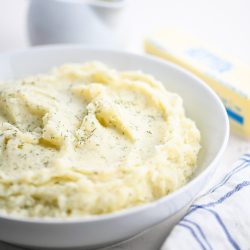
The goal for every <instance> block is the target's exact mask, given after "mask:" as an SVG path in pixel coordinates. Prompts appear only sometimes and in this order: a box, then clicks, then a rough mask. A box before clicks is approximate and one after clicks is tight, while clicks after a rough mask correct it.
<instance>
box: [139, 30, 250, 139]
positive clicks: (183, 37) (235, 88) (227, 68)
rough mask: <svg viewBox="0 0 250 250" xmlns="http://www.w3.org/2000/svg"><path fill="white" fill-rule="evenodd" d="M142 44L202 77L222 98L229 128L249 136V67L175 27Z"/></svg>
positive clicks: (154, 53) (154, 35) (153, 52)
mask: <svg viewBox="0 0 250 250" xmlns="http://www.w3.org/2000/svg"><path fill="white" fill-rule="evenodd" d="M144 47H145V51H146V52H148V53H150V54H153V55H156V56H159V57H161V58H164V59H167V60H169V61H171V62H174V63H176V64H178V65H180V66H182V67H184V68H186V69H188V70H189V71H191V72H193V73H194V74H196V75H197V76H198V77H200V78H201V79H203V80H204V81H205V82H206V83H207V84H208V85H210V87H212V88H213V89H214V90H215V91H216V92H217V94H218V95H219V96H220V97H221V99H222V101H223V103H224V105H225V107H226V110H227V113H228V116H229V118H230V122H231V127H232V129H233V130H234V131H236V132H238V133H240V134H241V135H243V136H246V137H250V66H248V65H244V64H242V63H240V62H237V61H236V60H234V59H232V58H231V57H229V56H225V55H224V54H222V53H221V52H218V51H217V50H215V49H212V48H211V47H208V46H207V45H205V44H204V43H201V42H200V41H199V40H197V39H196V38H194V37H191V36H189V35H187V34H185V33H182V32H180V31H177V30H171V29H166V30H163V31H160V32H156V33H154V34H152V36H150V37H148V38H147V39H146V40H145V44H144Z"/></svg>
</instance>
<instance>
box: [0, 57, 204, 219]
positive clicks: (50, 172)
mask: <svg viewBox="0 0 250 250" xmlns="http://www.w3.org/2000/svg"><path fill="white" fill-rule="evenodd" d="M199 149H200V133H199V131H198V129H197V128H196V126H195V123H194V122H193V121H191V120H190V119H189V118H187V117H186V116H185V112H184V108H183V103H182V99H181V98H180V97H179V96H178V95H176V94H174V93H170V92H168V91H167V90H165V89H164V87H163V85H162V83H160V82H158V81H157V80H155V79H154V78H153V77H152V76H150V75H146V74H143V73H141V72H118V71H116V70H114V69H110V68H108V67H107V66H105V65H103V64H101V63H98V62H93V63H86V64H68V65H62V66H60V67H58V68H57V69H55V70H54V71H53V72H52V73H51V74H48V75H38V76H32V77H29V78H26V79H23V80H20V81H16V82H8V83H2V84H0V212H1V214H12V215H18V216H24V217H60V218H65V217H77V216H90V215H99V214H105V213H111V212H114V211H117V210H121V209H124V208H128V207H133V206H136V205H140V204H144V203H148V202H150V201H154V200H156V199H159V198H160V197H162V196H164V195H167V194H169V193H171V192H173V191H174V190H176V189H178V188H179V187H181V186H183V185H184V184H185V183H186V182H187V181H188V180H189V178H190V177H191V176H192V174H193V172H194V170H195V167H196V161H197V155H198V152H199Z"/></svg>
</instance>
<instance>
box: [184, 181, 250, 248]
mask: <svg viewBox="0 0 250 250" xmlns="http://www.w3.org/2000/svg"><path fill="white" fill-rule="evenodd" d="M247 186H250V181H243V182H241V183H240V184H237V185H236V186H235V187H234V188H233V189H232V190H231V191H229V192H227V193H226V194H225V195H223V196H222V197H221V198H219V199H218V200H217V201H215V202H210V203H208V204H204V205H192V206H191V207H192V209H191V210H190V211H189V212H188V213H187V215H186V216H188V215H189V214H191V213H193V212H194V211H196V210H197V209H202V210H205V211H208V212H210V213H212V214H213V215H214V216H215V218H216V220H217V222H218V223H219V225H220V226H221V228H222V229H223V231H224V233H225V235H226V236H227V239H228V241H229V242H230V243H231V245H232V246H233V247H234V249H237V250H238V249H240V247H239V246H238V244H237V243H236V241H235V240H234V239H233V237H232V236H231V235H230V233H229V231H228V230H227V228H226V226H225V224H224V223H223V221H222V219H221V218H220V216H219V215H218V214H217V213H216V212H215V211H214V210H212V209H209V208H208V207H211V206H215V205H217V204H221V203H223V202H224V201H225V200H226V199H228V198H230V197H231V196H232V195H233V194H235V193H237V192H239V191H240V190H242V189H243V188H244V187H247ZM186 216H185V217H186ZM183 220H187V219H186V218H184V219H183Z"/></svg>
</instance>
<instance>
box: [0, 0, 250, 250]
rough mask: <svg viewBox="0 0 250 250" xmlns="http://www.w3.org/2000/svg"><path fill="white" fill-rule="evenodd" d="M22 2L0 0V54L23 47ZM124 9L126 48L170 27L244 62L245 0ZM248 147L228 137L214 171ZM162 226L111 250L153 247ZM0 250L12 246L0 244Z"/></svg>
mask: <svg viewBox="0 0 250 250" xmlns="http://www.w3.org/2000/svg"><path fill="white" fill-rule="evenodd" d="M40 1H42V0H40ZM28 3H29V1H28V0H0V52H2V51H7V50H11V49H17V48H24V47H27V46H29V42H28V38H27V31H26V13H27V9H28ZM126 11H127V13H129V18H128V19H127V24H126V26H127V29H125V31H124V32H126V33H127V34H128V37H129V40H128V44H127V48H128V49H130V50H133V51H138V52H139V51H141V50H142V47H141V43H142V40H143V37H144V36H145V35H146V34H147V33H148V32H150V31H151V30H154V29H155V28H159V27H161V26H163V27H164V26H175V27H177V28H181V29H184V30H186V31H189V32H191V33H193V34H195V35H198V36H199V37H201V38H202V39H203V40H205V41H208V42H209V43H211V44H212V45H214V46H216V47H218V48H220V49H222V50H223V51H225V52H228V53H230V54H231V55H233V56H235V57H237V58H239V59H240V60H241V61H243V62H246V63H248V64H249V65H250V1H249V0H129V4H128V7H127V9H126ZM249 84H250V79H249ZM249 149H250V142H249V141H246V140H244V139H241V138H238V137H237V136H235V135H231V136H230V141H229V146H228V149H227V152H226V153H225V155H224V159H223V162H222V164H221V166H220V169H219V170H218V171H222V170H223V169H226V168H227V167H228V166H230V164H231V163H233V162H234V161H235V160H236V159H237V158H238V157H239V156H240V155H241V154H242V153H244V152H246V151H247V150H249ZM165 226H166V225H164V224H162V225H160V226H158V227H156V228H154V229H152V230H151V231H149V232H148V233H146V234H144V235H142V236H140V237H137V238H136V239H133V240H132V241H130V242H128V243H125V244H123V245H121V246H118V247H114V248H112V250H122V249H123V250H156V249H158V248H159V247H160V245H161V243H162V241H163V239H164V236H165ZM0 249H1V250H5V249H6V250H7V249H14V248H12V247H8V246H5V245H3V244H0ZM109 249H111V248H109Z"/></svg>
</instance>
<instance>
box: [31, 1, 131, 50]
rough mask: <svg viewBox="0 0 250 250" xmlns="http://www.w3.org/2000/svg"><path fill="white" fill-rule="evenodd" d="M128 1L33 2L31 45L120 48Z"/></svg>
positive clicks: (122, 40)
mask: <svg viewBox="0 0 250 250" xmlns="http://www.w3.org/2000/svg"><path fill="white" fill-rule="evenodd" d="M126 2H127V0H89V1H87V0H31V2H30V6H29V10H28V19H27V25H28V36H29V40H30V44H31V45H41V44H55V43H80V44H85V45H91V46H102V47H121V46H122V44H123V42H124V40H125V38H124V37H123V36H122V33H123V32H122V28H121V24H122V21H123V18H124V16H123V15H122V13H123V10H124V7H125V6H126Z"/></svg>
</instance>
